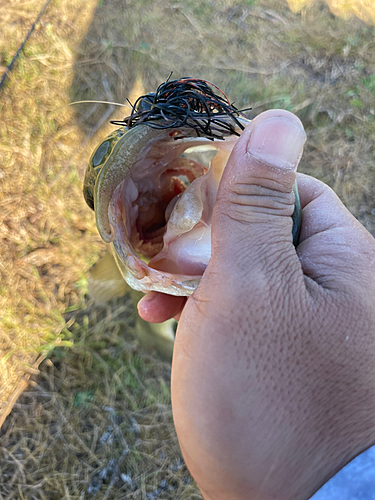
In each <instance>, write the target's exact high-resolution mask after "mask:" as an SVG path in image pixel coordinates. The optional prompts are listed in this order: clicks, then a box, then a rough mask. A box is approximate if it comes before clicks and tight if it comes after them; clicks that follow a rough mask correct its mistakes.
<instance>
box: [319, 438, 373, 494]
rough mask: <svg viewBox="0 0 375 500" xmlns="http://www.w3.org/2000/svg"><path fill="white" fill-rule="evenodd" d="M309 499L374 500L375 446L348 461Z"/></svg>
mask: <svg viewBox="0 0 375 500" xmlns="http://www.w3.org/2000/svg"><path fill="white" fill-rule="evenodd" d="M310 500H375V446H372V447H371V448H369V449H368V450H366V451H364V452H363V453H361V454H360V455H358V457H356V458H354V459H353V460H352V461H351V462H349V463H348V464H347V465H346V466H345V467H344V468H343V469H341V470H340V471H339V472H338V473H337V474H336V475H335V476H333V477H332V478H331V479H330V480H329V481H328V483H326V484H325V485H324V486H322V487H321V488H320V490H319V491H317V492H316V493H315V495H313V496H312V497H311V499H310Z"/></svg>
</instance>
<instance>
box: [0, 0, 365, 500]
mask: <svg viewBox="0 0 375 500" xmlns="http://www.w3.org/2000/svg"><path fill="white" fill-rule="evenodd" d="M43 3H44V1H43V0H12V2H11V3H9V2H8V1H3V2H1V0H0V16H1V19H2V21H3V25H4V26H3V27H2V29H1V30H0V58H1V59H0V66H2V67H5V66H6V65H7V64H8V63H9V62H10V58H11V57H12V55H13V54H14V53H15V51H16V50H17V48H18V46H19V44H20V43H21V41H22V38H23V37H24V36H25V34H26V33H27V31H28V29H29V27H30V25H31V23H32V22H33V21H34V19H35V17H36V15H37V13H38V11H39V9H40V7H41V6H42V4H43ZM374 33H375V32H374V28H373V27H371V26H366V25H365V24H364V23H363V22H361V21H359V20H358V19H356V18H351V19H349V20H348V21H345V20H344V19H340V18H336V17H334V16H333V15H332V14H330V13H329V10H328V7H327V6H325V5H323V4H317V3H316V4H313V5H312V7H311V9H303V10H302V11H301V12H300V13H298V14H295V13H292V12H291V11H290V10H289V9H288V8H287V5H286V3H285V2H284V1H282V0H276V1H275V0H259V1H256V0H243V1H242V2H236V1H235V0H226V1H224V2H219V3H217V2H216V3H215V2H213V1H211V0H205V1H203V2H202V1H198V0H177V1H174V2H170V1H168V0H161V1H158V2H149V1H147V0H128V1H127V2H123V1H120V0H102V1H98V2H96V1H94V0H87V1H85V2H83V1H82V2H78V5H76V6H75V5H74V4H72V3H71V2H66V1H65V0H53V1H52V3H51V4H50V7H49V8H48V11H47V12H46V14H45V15H44V17H43V19H42V23H41V24H40V25H39V26H38V28H37V29H36V31H35V33H34V34H33V36H32V38H31V39H30V41H29V43H28V44H27V46H26V48H25V50H24V52H23V54H22V56H21V57H20V59H19V61H18V63H17V65H16V67H15V69H14V71H13V72H12V73H11V75H10V79H9V81H8V83H7V85H6V87H5V89H4V91H3V92H2V94H1V96H0V97H1V100H0V112H1V116H2V120H1V123H0V176H1V179H0V206H1V210H0V214H1V215H0V218H1V223H0V254H1V263H0V273H1V286H0V311H1V320H0V321H1V326H0V329H1V336H0V341H1V344H0V348H1V354H2V357H1V361H0V363H1V367H2V370H1V375H0V388H1V389H0V391H1V393H0V412H2V415H5V412H6V408H7V405H8V408H9V403H10V404H12V403H13V402H14V400H15V399H16V398H15V395H16V396H18V393H17V392H15V391H19V390H20V389H22V388H24V387H26V386H27V383H28V379H29V378H30V377H31V378H32V379H33V380H34V382H32V384H31V385H29V386H28V388H27V389H26V392H25V393H24V394H23V396H22V397H21V398H20V399H19V401H18V403H17V404H16V406H15V408H14V410H13V412H12V413H11V415H10V416H9V417H8V419H7V420H6V422H5V424H4V425H3V428H2V431H1V433H2V441H1V448H0V456H1V464H2V467H1V469H0V499H23V498H25V499H29V498H30V499H31V498H38V499H39V498H40V499H42V498H46V499H62V498H64V499H78V498H80V499H81V498H95V499H102V498H108V499H109V498H113V499H120V498H121V499H123V498H124V499H125V498H131V499H142V500H143V499H146V500H152V499H154V498H155V499H156V498H170V499H173V498H180V499H185V498H186V499H188V498H189V499H190V498H192V499H194V498H200V496H199V493H198V491H197V489H196V487H195V486H194V485H193V484H191V482H190V481H191V480H190V477H189V475H188V473H187V471H186V469H185V467H184V465H183V464H182V462H181V461H180V460H181V457H180V452H179V449H178V445H177V441H176V436H175V433H174V429H173V425H172V420H171V409H170V394H169V377H170V369H169V366H168V365H166V364H164V363H162V362H160V361H158V360H156V359H153V358H151V357H149V356H147V355H146V354H145V353H143V352H142V351H141V350H140V349H139V347H138V344H137V341H136V340H135V338H134V337H133V336H132V332H133V325H134V311H133V309H132V307H131V305H130V304H129V302H128V301H127V300H126V299H124V300H123V301H120V302H117V303H113V304H110V305H108V307H106V308H103V307H98V306H95V305H94V304H92V302H90V301H89V299H88V298H87V296H86V290H87V270H88V268H89V267H90V266H91V265H92V264H93V263H94V262H95V260H96V259H97V256H98V255H99V254H100V252H101V251H103V248H104V247H103V244H102V242H101V241H100V239H99V237H98V235H97V232H96V229H95V225H94V219H93V213H92V212H91V211H90V210H89V209H88V208H87V207H86V206H85V204H84V201H83V197H82V194H81V180H82V176H83V172H84V169H85V166H86V162H87V158H88V156H89V154H90V150H91V149H92V147H93V146H94V145H95V144H96V143H97V142H98V141H99V139H100V138H101V137H103V135H104V134H105V133H106V132H107V131H108V130H110V129H111V127H110V126H109V125H108V124H106V122H107V121H108V119H109V117H110V115H111V113H114V112H115V108H114V107H113V106H112V107H108V106H105V105H99V104H91V103H90V104H80V105H75V106H74V107H69V106H68V103H69V102H70V101H76V100H82V99H96V100H110V101H117V102H120V103H121V102H125V99H126V97H129V96H133V97H132V99H134V97H135V96H136V95H137V93H140V92H141V91H142V89H143V88H144V89H145V90H146V91H151V90H153V89H154V88H155V87H156V86H157V85H158V84H159V83H161V82H162V81H164V80H165V78H166V77H167V76H168V74H169V72H170V71H171V70H173V71H174V76H176V77H178V76H183V75H192V76H199V77H201V78H206V79H208V80H211V81H214V82H215V83H216V84H218V85H219V86H220V87H222V88H223V90H224V91H225V92H226V93H227V94H228V95H229V97H230V98H231V100H235V101H236V104H237V105H238V106H243V105H248V104H251V105H252V106H253V111H252V114H253V115H255V114H257V113H259V112H261V111H263V110H264V109H267V108H270V107H282V108H286V109H289V110H291V111H294V112H296V113H297V114H298V115H299V116H300V118H301V119H302V121H303V122H304V125H305V127H306V129H307V134H308V143H307V147H306V153H305V155H304V157H303V160H302V164H301V170H302V171H304V172H306V173H310V174H312V175H314V176H316V177H319V178H320V179H322V180H324V181H325V182H327V183H328V184H330V185H331V186H332V187H334V189H335V190H336V191H337V193H338V194H339V195H340V196H341V197H342V199H343V201H344V202H345V203H346V205H347V206H348V207H349V209H350V210H351V211H352V212H353V213H354V214H355V215H356V216H357V217H358V218H359V219H360V220H361V222H363V223H364V224H365V225H366V227H367V228H368V229H369V230H370V231H372V233H373V234H375V224H374V216H375V201H374V200H375V168H374V164H375V163H374V152H373V143H374V139H375V127H374V123H375V104H374V98H375V76H374V75H375V56H374V54H375V37H374ZM124 114H126V110H117V111H116V115H117V116H123V115H124ZM112 116H113V115H112ZM58 343H60V346H59V347H57V348H56V349H55V350H54V351H53V350H52V349H53V348H54V347H55V346H56V344H58ZM64 343H65V344H69V343H71V344H69V345H71V346H70V347H64V345H63V344H64ZM45 355H48V360H46V361H44V362H43V363H42V365H41V367H40V374H39V375H32V374H33V373H36V372H37V366H38V363H39V361H40V360H41V359H42V357H43V356H45ZM12 396H13V399H12Z"/></svg>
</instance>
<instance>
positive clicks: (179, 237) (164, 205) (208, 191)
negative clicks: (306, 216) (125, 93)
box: [83, 77, 301, 296]
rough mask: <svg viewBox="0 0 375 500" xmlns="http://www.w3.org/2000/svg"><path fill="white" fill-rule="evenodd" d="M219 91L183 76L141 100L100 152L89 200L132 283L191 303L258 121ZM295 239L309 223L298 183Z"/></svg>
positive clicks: (89, 174) (90, 172)
mask: <svg viewBox="0 0 375 500" xmlns="http://www.w3.org/2000/svg"><path fill="white" fill-rule="evenodd" d="M249 109H250V108H247V109H242V110H238V109H237V108H236V107H235V106H234V104H231V103H230V101H229V99H228V98H227V96H226V95H225V94H224V92H223V91H222V90H220V89H219V88H218V87H217V86H216V85H214V84H212V83H210V82H207V81H205V80H201V79H198V78H192V77H184V78H180V79H173V80H171V79H170V78H168V80H167V81H166V82H164V83H162V84H161V85H160V86H159V87H158V88H157V90H156V91H155V92H151V93H149V94H145V95H143V96H140V97H139V98H138V99H137V101H136V102H135V104H134V106H133V108H132V112H131V114H130V115H129V116H128V117H126V118H124V120H121V121H114V122H111V123H113V124H114V125H117V126H118V127H119V128H117V129H116V130H115V131H114V132H112V133H111V134H110V135H109V136H108V137H107V138H106V139H105V140H104V141H103V142H102V143H101V144H100V145H99V146H98V147H97V148H96V150H95V151H94V152H93V154H92V156H91V158H90V161H89V165H88V167H87V170H86V174H85V180H84V188H83V192H84V196H85V200H86V202H87V204H88V205H89V206H90V208H92V209H93V210H94V211H95V217H96V226H97V229H98V231H99V234H100V236H101V238H102V239H103V241H105V242H106V243H108V244H110V248H111V251H112V254H113V258H114V261H115V262H116V265H117V266H118V270H119V272H120V274H121V276H122V277H123V278H124V280H125V281H126V283H127V284H128V285H129V286H130V287H131V288H132V289H134V290H137V291H140V292H149V291H157V292H162V293H167V294H171V295H179V296H189V295H191V294H192V293H193V292H194V290H195V289H196V288H197V286H198V285H199V282H200V279H201V277H202V275H203V273H204V271H205V269H206V267H207V265H208V262H209V260H210V256H211V225H212V211H213V206H214V204H215V201H216V196H217V191H218V186H219V183H220V179H221V176H222V174H223V171H224V169H225V166H226V164H227V161H228V158H229V156H230V154H231V151H232V149H233V147H234V146H235V144H236V142H237V140H238V137H240V135H241V133H242V131H243V130H244V128H245V127H246V126H247V125H248V124H249V123H250V119H249V118H247V116H246V115H245V112H246V111H248V110H249ZM294 193H295V209H294V213H293V216H292V218H293V241H294V243H295V244H296V243H297V241H298V235H299V230H300V224H301V205H300V201H299V196H298V189H297V186H296V185H295V187H294Z"/></svg>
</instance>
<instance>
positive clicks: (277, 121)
mask: <svg viewBox="0 0 375 500" xmlns="http://www.w3.org/2000/svg"><path fill="white" fill-rule="evenodd" d="M305 140H306V135H305V132H304V130H303V126H302V123H301V121H300V120H299V119H298V118H297V117H296V116H295V115H293V114H292V113H290V112H288V111H283V110H270V111H266V112H265V113H262V114H260V115H259V116H257V117H256V118H255V119H254V120H253V121H252V122H251V123H250V124H249V125H248V126H247V127H246V129H245V130H244V131H243V133H242V135H241V137H240V138H239V139H238V141H237V143H236V145H235V147H234V149H233V151H232V153H231V156H230V157H229V160H228V163H227V166H226V167H225V170H224V173H223V177H222V179H221V181H220V186H219V191H218V196H217V200H216V203H215V206H214V213H213V221H212V257H211V260H212V262H213V265H215V262H217V260H218V259H219V261H221V262H222V263H223V264H224V265H225V266H226V267H228V266H230V268H231V270H230V272H233V265H234V266H236V267H240V268H243V267H244V266H246V267H245V269H247V270H250V269H251V270H255V269H256V268H258V269H261V270H262V271H264V269H266V270H267V269H269V270H271V271H272V272H274V271H275V269H277V268H278V267H279V264H280V262H281V261H285V257H286V256H287V255H290V256H291V257H292V258H293V259H294V260H295V259H296V254H295V250H294V247H293V242H292V226H293V222H292V217H291V216H292V214H293V210H294V201H295V196H294V193H293V185H294V182H295V179H296V170H297V165H298V163H299V160H300V158H301V155H302V150H303V144H304V142H305ZM297 261H298V259H297ZM232 263H233V264H232ZM250 263H251V264H250ZM249 266H250V267H249ZM228 271H229V269H228Z"/></svg>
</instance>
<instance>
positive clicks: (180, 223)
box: [148, 169, 218, 275]
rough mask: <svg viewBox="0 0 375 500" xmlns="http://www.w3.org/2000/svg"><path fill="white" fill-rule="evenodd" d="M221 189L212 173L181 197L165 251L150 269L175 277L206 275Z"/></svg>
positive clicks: (159, 254) (157, 257) (153, 262)
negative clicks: (213, 218)
mask: <svg viewBox="0 0 375 500" xmlns="http://www.w3.org/2000/svg"><path fill="white" fill-rule="evenodd" d="M217 188H218V180H217V179H216V178H215V175H214V172H213V169H210V170H209V171H208V172H207V173H206V174H205V175H203V176H202V177H199V178H198V179H195V180H194V181H193V182H192V183H191V184H190V186H188V187H187V188H186V190H185V191H184V192H183V193H182V194H181V195H180V196H179V198H178V200H177V202H176V203H175V205H174V207H173V210H172V212H171V214H170V217H169V220H168V223H167V230H166V233H165V235H164V246H163V250H162V251H161V252H159V253H158V254H157V255H156V256H155V257H153V259H151V261H150V262H149V264H148V265H149V267H152V268H154V269H157V270H159V271H165V272H169V273H173V274H185V275H202V274H203V272H204V270H205V269H206V267H207V264H208V261H209V259H210V256H211V218H212V208H213V204H214V202H215V200H216V194H217ZM167 210H168V209H167Z"/></svg>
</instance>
